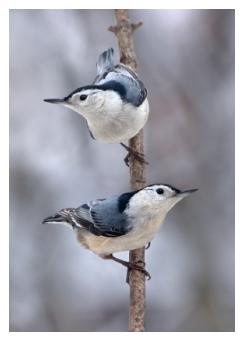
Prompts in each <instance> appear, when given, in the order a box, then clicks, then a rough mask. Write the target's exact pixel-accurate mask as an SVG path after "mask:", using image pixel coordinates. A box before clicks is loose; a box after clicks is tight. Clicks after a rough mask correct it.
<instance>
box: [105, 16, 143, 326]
mask: <svg viewBox="0 0 242 342" xmlns="http://www.w3.org/2000/svg"><path fill="white" fill-rule="evenodd" d="M115 16H116V22H117V24H116V26H111V27H110V28H109V30H110V31H111V32H113V33H114V34H115V35H116V37H117V40H118V45H119V52H120V62H121V63H123V64H125V65H127V66H129V67H131V68H132V69H133V70H134V71H135V72H137V59H136V55H135V51H134V43H133V32H134V31H135V30H136V29H137V28H138V27H139V26H141V25H142V22H139V23H136V24H134V23H131V22H130V19H129V16H128V10H126V9H117V10H115ZM129 146H130V147H131V148H132V149H133V150H135V151H137V152H139V153H143V152H144V145H143V130H142V131H140V132H139V133H138V134H137V135H136V136H135V137H133V138H132V139H130V140H129ZM129 172H130V187H131V189H132V190H137V189H139V188H141V187H144V186H145V177H144V173H145V164H141V163H140V162H139V161H138V160H137V159H135V158H134V157H133V156H132V155H131V156H130V158H129ZM129 260H130V262H132V263H137V264H140V265H142V266H144V265H145V262H144V260H145V249H144V248H140V249H136V250H133V251H130V252H129ZM129 286H130V308H129V331H144V330H145V327H144V320H145V276H144V274H143V273H141V272H140V271H137V270H132V271H130V275H129Z"/></svg>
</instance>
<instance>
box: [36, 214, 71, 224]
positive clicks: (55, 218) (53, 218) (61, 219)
mask: <svg viewBox="0 0 242 342" xmlns="http://www.w3.org/2000/svg"><path fill="white" fill-rule="evenodd" d="M65 221H66V220H65V218H64V217H63V216H61V215H60V214H55V215H54V216H48V217H46V218H45V219H44V220H43V221H42V223H43V224H44V223H58V222H65Z"/></svg>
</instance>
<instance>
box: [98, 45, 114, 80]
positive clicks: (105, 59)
mask: <svg viewBox="0 0 242 342" xmlns="http://www.w3.org/2000/svg"><path fill="white" fill-rule="evenodd" d="M113 53H114V51H113V48H110V49H108V50H106V51H104V52H103V53H102V54H101V55H100V56H99V58H98V61H97V74H98V75H102V74H103V73H105V72H106V71H108V70H110V69H112V68H113V67H114V58H113Z"/></svg>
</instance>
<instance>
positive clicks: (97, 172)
mask: <svg viewBox="0 0 242 342" xmlns="http://www.w3.org/2000/svg"><path fill="white" fill-rule="evenodd" d="M130 17H131V19H132V20H133V21H140V20H142V21H143V23H144V25H143V26H142V27H141V28H140V29H139V30H137V31H136V32H135V34H134V42H135V49H136V53H137V57H138V67H139V74H140V77H141V79H142V80H143V81H144V83H145V85H146V87H147V89H148V94H149V102H150V107H151V113H150V118H149V121H148V123H147V125H146V127H145V152H146V158H147V160H148V161H149V166H148V168H147V182H148V183H154V182H164V183H170V184H172V185H173V186H176V187H179V188H183V189H185V188H193V187H198V188H199V189H200V190H199V192H197V193H196V194H194V195H193V196H190V197H189V198H187V199H186V200H184V201H182V202H181V203H179V204H178V205H177V206H176V207H175V208H174V209H173V211H171V212H170V214H169V215H168V217H167V219H166V221H165V224H164V225H163V227H162V231H161V232H160V233H159V234H158V235H157V237H156V239H155V240H154V241H153V242H152V244H151V247H150V249H148V250H147V252H146V262H147V265H146V266H147V270H149V272H150V273H151V275H152V279H151V280H150V281H148V282H147V290H146V306H147V309H146V330H147V331H233V330H234V11H233V10H130ZM114 23H115V18H114V13H113V11H112V10H10V111H11V113H10V139H11V140H10V225H11V227H10V331H127V324H128V305H129V287H128V286H127V284H126V283H125V278H126V271H125V269H124V268H123V267H122V266H120V265H118V264H115V263H113V262H112V261H104V260H102V259H100V258H99V257H97V256H96V255H95V254H93V253H92V252H89V251H87V250H84V249H83V248H81V247H80V246H79V244H78V243H77V241H76V239H75V235H74V234H73V233H72V231H71V230H69V229H68V228H67V227H65V226H57V225H55V226H48V225H45V226H43V225H41V221H42V220H43V218H45V217H46V216H48V215H51V214H53V213H55V212H56V211H57V210H59V209H61V208H64V207H76V206H79V205H80V204H82V203H85V202H86V201H88V200H91V199H95V198H99V197H106V196H109V195H112V194H118V193H121V192H125V191H128V190H129V176H128V168H127V167H126V166H125V164H124V162H123V158H124V157H125V154H126V152H125V151H124V149H122V147H121V146H119V145H108V144H105V143H101V142H97V141H94V140H92V139H91V138H90V135H89V132H88V129H87V125H86V122H85V120H84V119H83V118H82V117H81V116H79V115H78V114H76V113H74V112H72V111H70V110H68V109H66V108H64V107H63V108H62V107H61V106H53V105H50V104H47V103H45V102H43V101H42V99H44V98H49V97H62V96H65V95H67V94H68V93H70V92H71V91H72V90H73V89H76V88H78V87H80V86H82V85H87V84H90V83H91V82H92V80H93V79H94V77H95V64H96V59H97V57H98V55H99V54H100V53H101V52H102V51H103V50H105V49H106V48H109V47H114V48H115V52H116V58H117V60H118V47H117V41H116V38H115V36H114V35H113V34H112V33H111V32H109V31H108V30H107V28H108V27H109V26H110V25H113V24H114ZM117 256H119V257H122V258H127V257H128V253H118V254H117Z"/></svg>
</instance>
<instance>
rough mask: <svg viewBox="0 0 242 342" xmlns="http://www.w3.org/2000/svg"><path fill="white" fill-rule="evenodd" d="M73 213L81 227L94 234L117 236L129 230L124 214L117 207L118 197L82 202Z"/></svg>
mask: <svg viewBox="0 0 242 342" xmlns="http://www.w3.org/2000/svg"><path fill="white" fill-rule="evenodd" d="M73 215H75V220H76V222H77V223H78V224H80V225H81V226H82V228H85V229H87V230H88V231H90V232H91V233H93V234H95V235H99V236H100V235H101V236H107V237H117V236H121V235H124V234H126V233H127V232H128V231H129V228H128V224H127V218H126V215H125V214H124V213H120V211H119V209H118V197H112V198H109V199H101V200H96V201H92V202H89V203H88V204H83V205H82V206H80V207H79V208H77V209H75V211H74V212H73Z"/></svg>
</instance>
